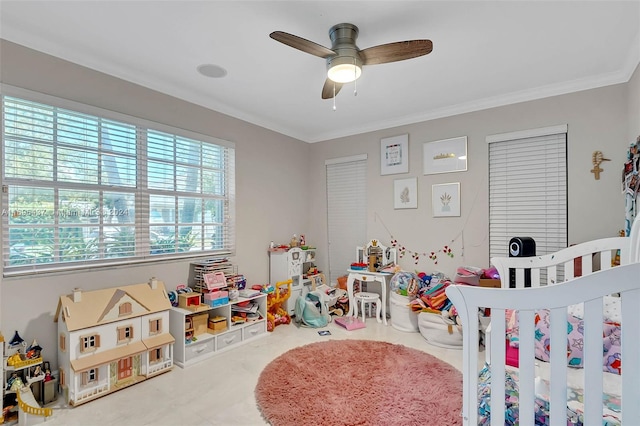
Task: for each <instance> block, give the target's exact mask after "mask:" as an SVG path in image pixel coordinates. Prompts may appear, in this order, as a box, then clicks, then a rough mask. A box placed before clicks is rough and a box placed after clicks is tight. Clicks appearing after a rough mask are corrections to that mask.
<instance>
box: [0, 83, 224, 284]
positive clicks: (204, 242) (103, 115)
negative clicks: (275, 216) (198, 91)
mask: <svg viewBox="0 0 640 426" xmlns="http://www.w3.org/2000/svg"><path fill="white" fill-rule="evenodd" d="M5 97H11V98H18V99H20V100H23V101H26V102H35V103H41V104H44V105H46V106H48V107H51V108H54V109H58V108H59V109H63V110H68V111H72V112H77V113H78V114H83V115H89V116H92V117H95V118H97V119H99V120H109V121H116V122H118V123H123V124H127V125H131V126H134V127H135V129H136V134H137V135H138V136H137V139H136V142H135V145H136V154H135V162H136V164H137V166H136V167H135V170H136V175H137V178H136V183H135V185H134V187H133V188H128V189H127V188H126V187H116V188H113V189H110V187H109V185H107V186H105V185H102V184H100V185H89V186H86V185H85V186H86V187H87V188H88V189H87V190H92V191H93V190H95V191H100V197H102V196H103V195H102V194H103V192H107V191H117V192H122V193H130V194H133V195H132V197H135V202H134V203H135V218H134V219H133V222H131V225H132V227H133V228H134V229H135V249H134V250H135V253H133V255H127V256H121V257H108V256H106V255H103V254H100V257H99V258H96V259H83V260H76V261H60V260H58V259H57V258H56V256H54V262H49V263H36V261H33V260H32V259H31V258H29V259H28V260H27V262H30V263H25V264H24V265H15V264H11V261H10V248H9V244H10V241H9V210H10V208H9V205H8V195H7V194H6V192H8V188H10V187H11V186H12V185H13V186H14V187H16V185H17V186H20V187H22V186H23V185H24V187H36V186H38V185H40V186H42V184H43V183H46V181H41V180H38V181H37V182H30V181H29V179H27V180H25V179H22V180H20V179H11V178H6V177H5V172H4V170H6V169H5V167H4V161H5V154H6V153H5V140H4V138H3V143H2V145H1V146H0V149H1V150H2V156H1V160H2V161H3V173H2V176H0V179H2V188H3V194H2V197H3V206H7V207H6V209H5V210H4V211H3V213H4V214H3V215H2V216H3V220H2V230H3V232H2V251H3V260H2V261H3V266H4V267H3V276H5V277H10V276H19V275H25V274H33V273H34V272H38V273H48V272H66V271H73V270H81V271H82V270H87V269H89V268H91V269H93V268H96V267H103V266H104V267H111V266H119V265H125V264H127V265H130V264H132V263H150V262H157V261H162V260H167V259H170V260H177V259H194V258H203V257H228V256H233V255H235V244H236V243H235V226H236V217H235V143H233V142H229V141H225V140H222V139H218V138H215V137H212V136H208V135H203V134H200V133H196V132H192V131H188V130H184V129H180V128H175V127H172V126H169V125H165V124H161V123H156V122H152V121H149V120H145V119H141V118H138V117H134V116H130V115H125V114H122V113H118V112H114V111H109V110H104V109H102V108H98V107H94V106H90V105H86V104H82V103H78V102H74V101H70V100H66V99H61V98H57V97H53V96H49V95H45V94H42V93H38V92H33V91H30V90H26V89H21V88H17V87H13V86H9V85H6V84H1V85H0V98H1V100H2V102H1V108H2V111H3V115H2V120H1V125H2V135H4V133H5V115H4V113H5V110H4V108H5V102H4V99H5ZM150 133H154V134H166V135H169V136H172V137H174V138H175V139H174V141H175V142H174V143H175V144H176V145H175V146H176V149H178V148H179V146H180V145H177V144H179V143H189V142H193V143H199V144H201V146H203V147H207V146H208V147H211V149H217V150H220V151H219V153H220V156H219V157H218V158H219V161H220V162H221V164H222V166H221V167H222V168H220V169H217V170H219V172H220V173H221V175H220V176H222V178H221V181H220V182H218V181H216V185H217V188H220V189H219V191H221V192H217V191H215V192H213V191H212V192H208V191H204V190H203V189H202V190H199V191H200V192H195V193H194V192H189V191H187V190H182V189H180V188H177V189H175V188H174V189H173V190H166V191H165V190H164V189H157V188H156V189H153V188H150V187H149V185H148V182H147V164H148V163H149V161H150V160H149V158H147V156H146V143H147V139H144V143H143V142H141V139H140V135H146V134H150ZM145 137H146V136H145ZM55 143H56V144H57V143H59V142H58V141H57V139H56V141H55ZM150 146H151V145H150ZM177 155H178V154H176V157H174V160H173V162H172V163H170V164H172V166H173V167H174V168H176V170H178V169H180V167H182V169H180V170H184V166H181V164H183V163H181V162H180V161H181V160H180V159H179V157H177ZM100 161H102V160H100ZM199 161H200V163H198V164H205V163H204V161H205V160H204V158H203V157H200V160H199ZM203 179H204V180H203ZM198 182H210V183H209V185H210V186H211V185H214V183H212V182H213V181H211V180H208V179H206V178H205V177H204V175H199V181H198ZM45 186H46V185H45ZM80 186H82V185H79V184H74V185H71V186H70V185H69V183H68V182H61V181H56V180H52V181H51V182H50V183H49V184H48V187H50V188H54V189H56V190H59V189H68V188H69V187H71V188H72V189H73V190H76V191H77V190H79V189H78V188H79V187H80ZM56 197H57V195H56ZM153 197H165V198H166V197H174V198H175V200H176V201H175V202H176V204H175V212H174V214H173V218H172V219H171V220H172V222H168V223H162V225H163V226H164V225H167V227H168V228H170V229H171V230H172V231H175V232H174V234H173V235H174V237H173V238H174V240H173V242H171V240H170V243H169V244H170V245H169V252H165V251H163V250H160V251H155V252H154V251H153V249H152V243H153V241H152V236H151V234H152V232H149V230H150V229H153V227H154V225H155V224H153V221H152V219H150V218H149V215H150V212H151V206H150V204H149V203H151V202H152V201H150V198H153ZM183 199H184V200H189V199H191V200H195V202H196V203H198V202H200V201H199V200H201V202H203V203H204V202H207V201H206V200H211V201H210V202H213V200H218V202H219V203H221V204H219V208H218V209H217V210H216V211H217V212H218V213H217V214H216V215H215V217H214V216H211V215H209V214H207V213H205V212H204V211H203V210H200V212H199V214H201V216H200V217H197V216H196V218H192V219H196V220H194V221H188V220H187V221H186V222H181V221H184V219H181V218H180V216H181V215H182V210H180V209H181V206H182V204H180V203H181V202H183V201H181V200H183ZM100 200H102V198H100ZM57 202H58V200H57V199H56V203H57ZM184 202H186V201H184ZM54 208H59V206H58V205H57V204H56V207H54ZM202 208H204V207H201V209H202ZM179 214H180V215H179ZM145 218H146V219H145ZM174 227H175V228H174ZM185 227H186V228H187V229H186V232H189V230H191V229H192V228H193V231H194V233H195V234H196V235H197V240H196V241H197V244H198V245H197V246H193V245H188V246H187V248H186V249H184V247H183V244H182V241H181V240H178V239H179V238H181V236H182V230H181V229H180V228H185ZM61 228H63V226H62V225H61V224H60V223H56V225H54V227H53V229H54V232H56V230H60V229H61ZM106 228H108V226H105V225H104V224H103V223H101V224H100V232H101V234H100V235H101V238H102V235H103V234H102V233H103V232H104V233H106V232H107V231H106ZM213 229H215V230H216V232H217V231H218V230H220V231H221V233H222V235H220V236H219V237H216V238H215V240H213V241H212V242H211V244H215V246H209V238H211V236H210V234H209V232H212V230H213ZM58 232H59V231H58ZM56 238H57V237H56ZM156 238H157V237H156ZM55 241H59V240H55ZM153 244H158V243H153ZM187 244H192V242H190V243H187ZM131 245H133V243H131ZM194 247H195V248H194ZM171 250H172V251H171Z"/></svg>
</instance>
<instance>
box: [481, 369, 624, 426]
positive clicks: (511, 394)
mask: <svg viewBox="0 0 640 426" xmlns="http://www.w3.org/2000/svg"><path fill="white" fill-rule="evenodd" d="M479 374H480V375H479V378H478V425H479V426H488V425H490V424H491V371H490V370H489V366H488V365H485V367H484V368H483V369H482V370H481V371H480V373H479ZM535 394H536V401H535V424H536V425H549V382H548V381H547V380H544V379H541V378H536V387H535ZM518 396H519V392H518V371H517V370H512V369H507V370H506V373H505V402H506V403H505V426H515V425H518V424H520V419H519V409H518V407H519V405H518ZM582 401H583V393H582V390H580V389H577V388H573V387H567V423H566V424H567V426H583V424H584V423H583V422H584V417H583V413H584V404H583V402H582ZM602 403H603V409H602V412H603V414H602V426H620V425H621V421H620V397H618V396H615V395H611V394H608V393H603V395H602Z"/></svg>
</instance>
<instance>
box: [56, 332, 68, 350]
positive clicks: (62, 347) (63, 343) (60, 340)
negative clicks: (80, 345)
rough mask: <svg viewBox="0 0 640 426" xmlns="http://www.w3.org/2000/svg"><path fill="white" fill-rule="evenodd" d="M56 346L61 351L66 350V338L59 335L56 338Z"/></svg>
mask: <svg viewBox="0 0 640 426" xmlns="http://www.w3.org/2000/svg"><path fill="white" fill-rule="evenodd" d="M58 344H59V346H60V350H61V351H66V350H67V338H66V337H65V336H64V334H60V336H58Z"/></svg>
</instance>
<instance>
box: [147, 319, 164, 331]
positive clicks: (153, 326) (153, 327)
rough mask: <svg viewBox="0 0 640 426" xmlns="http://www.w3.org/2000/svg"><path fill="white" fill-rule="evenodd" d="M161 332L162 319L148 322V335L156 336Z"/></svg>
mask: <svg viewBox="0 0 640 426" xmlns="http://www.w3.org/2000/svg"><path fill="white" fill-rule="evenodd" d="M161 332H162V318H156V319H152V320H149V334H158V333H161Z"/></svg>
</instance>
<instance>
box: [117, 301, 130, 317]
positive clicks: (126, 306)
mask: <svg viewBox="0 0 640 426" xmlns="http://www.w3.org/2000/svg"><path fill="white" fill-rule="evenodd" d="M131 312H132V310H131V303H130V302H124V303H121V304H120V306H119V307H118V314H119V315H120V316H122V315H130V314H131Z"/></svg>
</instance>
